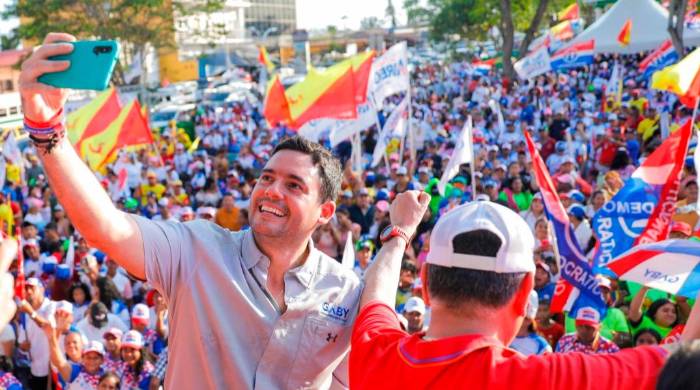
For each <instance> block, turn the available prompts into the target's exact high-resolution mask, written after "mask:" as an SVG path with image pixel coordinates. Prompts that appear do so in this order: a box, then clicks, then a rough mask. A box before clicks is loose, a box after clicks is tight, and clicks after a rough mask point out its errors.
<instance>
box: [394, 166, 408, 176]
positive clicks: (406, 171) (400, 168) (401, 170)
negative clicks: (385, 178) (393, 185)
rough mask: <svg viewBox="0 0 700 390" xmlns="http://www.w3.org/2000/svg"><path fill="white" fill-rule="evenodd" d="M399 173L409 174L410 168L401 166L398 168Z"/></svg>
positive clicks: (397, 172)
mask: <svg viewBox="0 0 700 390" xmlns="http://www.w3.org/2000/svg"><path fill="white" fill-rule="evenodd" d="M396 174H397V175H407V174H408V169H406V167H399V169H397V170H396Z"/></svg>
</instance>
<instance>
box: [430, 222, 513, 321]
mask: <svg viewBox="0 0 700 390" xmlns="http://www.w3.org/2000/svg"><path fill="white" fill-rule="evenodd" d="M452 246H453V248H454V251H455V253H460V254H466V255H475V256H489V257H495V256H496V254H497V253H498V250H499V249H500V247H501V239H500V238H499V237H498V236H497V235H496V234H494V233H492V232H490V231H488V230H473V231H470V232H466V233H461V234H458V235H457V236H455V238H454V239H453V240H452ZM426 266H428V271H427V273H428V275H427V279H428V292H429V293H430V297H431V299H437V300H440V301H441V302H443V303H444V304H445V305H446V306H447V307H449V308H453V309H457V308H460V307H463V306H462V305H464V304H465V303H466V304H470V303H471V304H477V305H482V306H487V307H492V308H498V307H501V306H504V305H505V304H506V303H508V301H510V300H511V299H512V298H513V296H514V295H515V293H516V292H517V291H518V288H519V287H520V283H521V282H522V280H523V278H524V277H525V272H520V273H496V272H491V271H481V270H474V269H466V268H456V267H454V268H453V267H444V266H440V265H435V264H426Z"/></svg>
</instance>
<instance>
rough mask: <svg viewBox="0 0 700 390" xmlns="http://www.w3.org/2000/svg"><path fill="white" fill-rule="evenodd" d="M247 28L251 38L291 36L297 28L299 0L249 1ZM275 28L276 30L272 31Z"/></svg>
mask: <svg viewBox="0 0 700 390" xmlns="http://www.w3.org/2000/svg"><path fill="white" fill-rule="evenodd" d="M249 2H250V4H251V5H250V8H248V9H246V21H245V26H246V29H247V30H248V32H249V34H250V35H251V36H254V37H255V36H257V37H262V35H263V34H265V31H268V30H269V33H268V34H271V33H274V34H275V35H277V34H285V33H287V34H291V33H292V32H293V31H294V30H296V28H297V0H249ZM271 28H274V29H275V30H270V29H271Z"/></svg>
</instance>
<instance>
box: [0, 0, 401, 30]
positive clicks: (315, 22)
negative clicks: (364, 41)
mask: <svg viewBox="0 0 700 390" xmlns="http://www.w3.org/2000/svg"><path fill="white" fill-rule="evenodd" d="M13 1H14V0H0V9H3V10H4V9H5V7H6V6H7V5H8V4H11V3H12V2H13ZM296 1H297V25H298V27H299V28H300V29H308V30H314V29H325V28H326V27H328V26H336V27H338V28H339V29H346V28H348V29H353V30H357V29H359V28H360V21H361V20H362V19H363V18H366V17H371V16H375V17H378V18H379V19H382V20H383V19H384V11H385V9H386V5H387V0H349V1H348V0H296ZM393 4H394V8H395V9H396V13H397V18H398V22H399V24H400V25H401V24H403V23H405V21H406V16H405V15H406V13H405V12H404V11H403V0H393ZM17 25H18V21H16V20H15V21H6V20H0V34H5V33H7V32H9V31H10V30H11V29H12V28H14V27H16V26H17Z"/></svg>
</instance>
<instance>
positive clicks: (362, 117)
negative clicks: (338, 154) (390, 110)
mask: <svg viewBox="0 0 700 390" xmlns="http://www.w3.org/2000/svg"><path fill="white" fill-rule="evenodd" d="M337 122H338V123H337V126H336V127H334V128H333V129H331V133H330V140H331V147H336V146H337V145H338V144H339V143H341V142H343V141H345V140H346V139H348V138H350V137H352V136H353V135H354V134H355V133H359V132H361V131H362V130H365V129H367V128H369V127H371V126H372V125H373V124H375V123H376V122H377V110H375V109H374V106H373V105H372V103H370V102H369V99H367V102H366V103H365V104H360V105H359V106H357V119H346V120H339V121H337Z"/></svg>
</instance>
